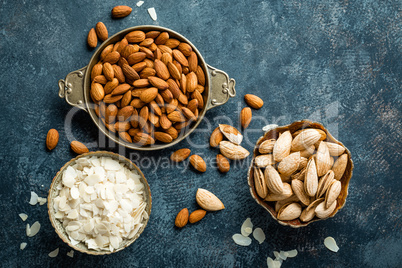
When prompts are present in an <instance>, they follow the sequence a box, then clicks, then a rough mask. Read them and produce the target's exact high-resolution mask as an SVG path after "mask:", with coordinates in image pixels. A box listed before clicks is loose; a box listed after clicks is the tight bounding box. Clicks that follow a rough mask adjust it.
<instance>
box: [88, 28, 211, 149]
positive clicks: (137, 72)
mask: <svg viewBox="0 0 402 268" xmlns="http://www.w3.org/2000/svg"><path fill="white" fill-rule="evenodd" d="M91 81H92V83H91V90H90V95H91V97H92V100H93V101H94V103H95V104H96V108H95V112H96V114H97V115H98V116H99V117H100V118H101V120H102V122H103V123H104V124H105V126H106V127H107V128H108V129H109V130H110V131H111V132H114V133H118V135H119V136H120V138H121V139H123V140H124V141H126V142H129V143H136V144H137V145H140V146H143V145H149V144H154V143H155V140H157V141H159V142H162V143H170V142H172V141H173V140H174V139H176V138H177V137H178V136H179V133H180V132H181V131H184V130H185V129H186V128H187V127H188V126H189V125H190V124H191V123H192V122H195V121H196V120H197V119H198V115H199V113H200V111H201V109H203V107H204V98H203V92H204V86H205V74H204V71H203V69H202V67H201V66H200V65H198V56H197V54H196V53H195V52H194V51H193V50H192V48H191V46H190V45H189V44H187V43H186V42H181V41H179V40H177V39H175V38H171V37H170V36H169V33H168V32H162V33H161V32H159V31H149V32H146V33H145V32H143V31H132V32H130V33H128V34H127V35H126V36H125V37H124V38H123V39H122V40H121V41H119V42H117V43H116V44H110V45H108V46H107V47H106V48H105V49H104V50H103V51H102V52H101V54H100V61H99V62H98V63H97V64H95V65H94V67H93V68H92V70H91Z"/></svg>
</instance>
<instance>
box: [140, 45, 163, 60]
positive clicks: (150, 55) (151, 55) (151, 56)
mask: <svg viewBox="0 0 402 268" xmlns="http://www.w3.org/2000/svg"><path fill="white" fill-rule="evenodd" d="M140 51H141V52H144V53H145V55H146V57H147V58H149V59H152V60H153V59H158V60H160V58H161V57H162V54H161V55H160V56H159V55H157V56H155V55H154V53H153V52H152V50H150V49H149V48H147V47H140ZM156 52H157V51H155V53H156Z"/></svg>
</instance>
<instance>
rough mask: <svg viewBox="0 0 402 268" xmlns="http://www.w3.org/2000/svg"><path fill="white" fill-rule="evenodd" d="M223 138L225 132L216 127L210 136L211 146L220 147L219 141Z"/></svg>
mask: <svg viewBox="0 0 402 268" xmlns="http://www.w3.org/2000/svg"><path fill="white" fill-rule="evenodd" d="M222 140H223V134H222V132H221V131H220V129H219V127H217V128H215V130H214V131H213V132H212V134H211V137H210V138H209V145H211V147H218V146H219V143H220V142H221V141H222Z"/></svg>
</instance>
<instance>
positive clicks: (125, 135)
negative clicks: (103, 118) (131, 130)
mask: <svg viewBox="0 0 402 268" xmlns="http://www.w3.org/2000/svg"><path fill="white" fill-rule="evenodd" d="M119 137H120V138H121V139H122V140H123V141H125V142H129V143H132V142H133V140H132V138H131V136H130V134H128V133H127V132H125V131H122V132H119Z"/></svg>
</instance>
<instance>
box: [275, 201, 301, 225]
mask: <svg viewBox="0 0 402 268" xmlns="http://www.w3.org/2000/svg"><path fill="white" fill-rule="evenodd" d="M301 212H302V209H301V206H300V204H299V203H290V204H288V205H285V206H283V207H282V208H281V209H280V210H279V211H278V215H277V218H278V220H281V221H291V220H294V219H297V218H298V217H299V216H300V214H301Z"/></svg>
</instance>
